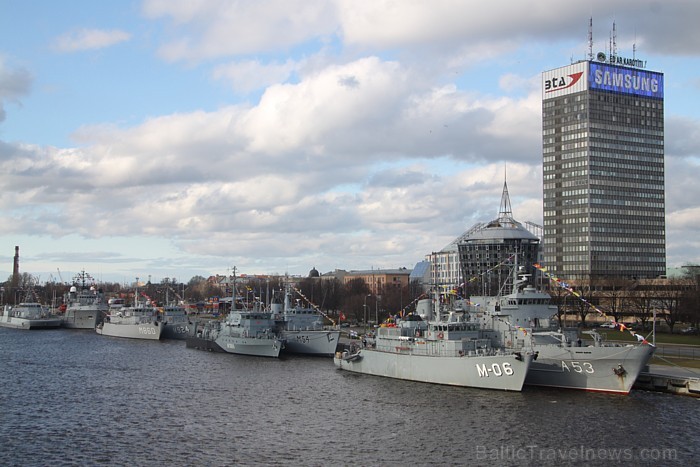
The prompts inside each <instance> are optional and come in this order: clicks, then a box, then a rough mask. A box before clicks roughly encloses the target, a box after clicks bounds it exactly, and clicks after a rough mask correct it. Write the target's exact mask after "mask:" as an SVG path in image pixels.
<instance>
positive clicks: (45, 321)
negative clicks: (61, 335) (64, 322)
mask: <svg viewBox="0 0 700 467" xmlns="http://www.w3.org/2000/svg"><path fill="white" fill-rule="evenodd" d="M0 326H2V327H5V328H14V329H50V328H58V327H60V326H61V318H59V317H57V316H52V315H50V314H49V313H48V312H47V311H46V309H45V308H44V307H43V306H42V305H41V303H39V302H37V301H36V299H35V298H34V299H31V298H30V297H29V296H28V297H27V299H25V301H23V302H21V303H19V304H17V305H14V306H9V305H5V307H4V308H3V310H2V313H0Z"/></svg>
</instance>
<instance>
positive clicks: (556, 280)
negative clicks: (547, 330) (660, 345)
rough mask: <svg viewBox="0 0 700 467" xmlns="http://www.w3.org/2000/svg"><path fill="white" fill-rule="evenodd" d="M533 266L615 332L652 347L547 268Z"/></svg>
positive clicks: (539, 265) (640, 336)
mask: <svg viewBox="0 0 700 467" xmlns="http://www.w3.org/2000/svg"><path fill="white" fill-rule="evenodd" d="M533 266H534V267H535V269H537V270H539V271H541V272H542V273H543V274H544V276H545V277H546V278H548V279H549V280H550V281H551V282H553V283H554V284H555V285H557V286H558V287H561V288H562V289H564V290H566V291H567V292H568V293H569V294H571V295H573V296H574V297H576V298H578V299H579V300H581V301H582V302H584V303H585V304H586V305H588V306H589V307H591V308H592V309H593V310H594V311H596V312H597V313H598V314H600V315H601V316H603V317H604V318H607V319H609V320H610V322H611V323H612V324H613V326H615V329H617V330H619V331H621V332H624V331H627V332H629V333H630V334H631V335H633V336H634V337H636V338H637V340H638V341H639V342H641V343H642V344H649V345H651V346H652V347H654V344H652V343H651V342H649V341H647V340H646V339H645V338H644V336H642V335H641V334H638V333H636V332H634V330H632V329H630V328H628V327H627V326H625V325H624V323H618V322H617V321H616V320H615V317H612V318H610V317H609V316H608V315H607V314H606V313H605V312H604V311H603V310H601V309H600V308H598V307H597V306H595V305H594V304H592V303H591V302H589V301H588V300H586V299H585V298H584V297H582V296H581V294H580V293H578V292H576V291H575V290H574V289H573V288H572V287H571V286H569V284H567V283H566V282H564V281H563V280H561V279H559V278H558V277H556V276H555V275H553V274H551V273H550V272H549V271H547V268H545V267H544V266H542V265H541V264H539V263H535V264H533Z"/></svg>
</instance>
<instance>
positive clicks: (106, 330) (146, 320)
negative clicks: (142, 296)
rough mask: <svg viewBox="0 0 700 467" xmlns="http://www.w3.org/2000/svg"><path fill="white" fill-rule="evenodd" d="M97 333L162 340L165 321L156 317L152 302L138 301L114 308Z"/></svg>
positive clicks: (96, 329)
mask: <svg viewBox="0 0 700 467" xmlns="http://www.w3.org/2000/svg"><path fill="white" fill-rule="evenodd" d="M95 331H96V332H97V334H101V335H103V336H111V337H126V338H130V339H147V340H160V336H161V333H162V332H163V323H161V322H159V321H158V320H157V318H156V310H155V308H153V306H151V304H150V303H138V302H136V303H135V304H134V306H124V307H121V308H117V309H114V310H113V311H111V312H110V314H109V315H107V316H105V319H104V321H103V322H102V323H100V324H98V325H97V327H96V328H95Z"/></svg>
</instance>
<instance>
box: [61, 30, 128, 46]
mask: <svg viewBox="0 0 700 467" xmlns="http://www.w3.org/2000/svg"><path fill="white" fill-rule="evenodd" d="M129 39H131V34H129V33H128V32H126V31H121V30H119V29H111V30H104V29H78V30H75V31H71V32H68V33H65V34H63V35H61V36H59V37H57V38H56V39H55V43H54V44H53V48H54V49H55V50H57V51H59V52H81V51H84V50H95V49H103V48H105V47H111V46H113V45H115V44H119V43H120V42H126V41H128V40H129Z"/></svg>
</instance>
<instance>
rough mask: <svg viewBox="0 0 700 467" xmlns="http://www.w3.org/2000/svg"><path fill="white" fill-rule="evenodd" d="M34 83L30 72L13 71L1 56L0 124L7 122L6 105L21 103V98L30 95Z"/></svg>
mask: <svg viewBox="0 0 700 467" xmlns="http://www.w3.org/2000/svg"><path fill="white" fill-rule="evenodd" d="M33 81H34V78H33V77H32V74H31V73H30V72H29V70H26V69H24V68H17V69H11V68H9V67H8V66H7V64H6V62H5V60H4V59H3V57H2V56H0V122H2V121H3V120H5V116H6V111H5V103H6V102H14V103H19V102H20V98H21V97H23V96H25V95H27V94H29V91H30V89H31V86H32V82H33Z"/></svg>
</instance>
